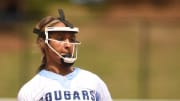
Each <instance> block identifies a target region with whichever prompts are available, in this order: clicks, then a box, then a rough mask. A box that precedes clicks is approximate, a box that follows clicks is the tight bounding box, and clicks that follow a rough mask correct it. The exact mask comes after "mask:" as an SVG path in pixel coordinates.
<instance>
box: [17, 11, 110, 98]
mask: <svg viewBox="0 0 180 101" xmlns="http://www.w3.org/2000/svg"><path fill="white" fill-rule="evenodd" d="M59 14H60V17H59V18H55V17H51V16H48V17H45V18H43V19H42V20H41V21H40V22H39V23H38V24H37V25H36V27H35V29H34V33H36V34H37V35H38V38H37V44H38V45H39V47H40V49H41V51H42V54H43V58H42V64H41V66H40V68H39V72H38V73H37V74H36V75H35V76H34V77H33V78H32V79H31V80H30V81H28V82H27V83H26V84H25V85H24V86H23V87H22V88H21V89H20V91H19V93H18V98H17V99H18V101H67V100H68V101H112V99H111V95H110V93H109V91H108V88H107V86H106V84H105V83H104V82H103V81H102V80H101V79H100V78H99V77H98V76H97V75H96V74H93V73H91V72H89V71H86V70H83V69H80V68H78V67H73V66H72V65H73V64H74V62H75V61H76V59H77V51H78V50H77V46H78V45H79V44H80V42H79V41H77V40H76V35H77V33H78V32H79V29H78V28H77V27H73V25H72V24H71V23H69V22H68V21H67V20H66V19H65V16H64V13H63V11H62V10H59Z"/></svg>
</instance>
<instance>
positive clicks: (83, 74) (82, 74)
mask: <svg viewBox="0 0 180 101" xmlns="http://www.w3.org/2000/svg"><path fill="white" fill-rule="evenodd" d="M79 71H80V72H79V77H81V78H85V79H87V78H88V79H92V80H96V82H97V81H102V79H101V78H100V76H98V75H97V74H95V73H93V72H91V71H88V70H85V69H82V68H79Z"/></svg>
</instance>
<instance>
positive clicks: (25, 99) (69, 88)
mask: <svg viewBox="0 0 180 101" xmlns="http://www.w3.org/2000/svg"><path fill="white" fill-rule="evenodd" d="M67 100H68V101H112V100H111V96H110V94H109V91H108V89H107V87H106V85H105V83H104V82H103V81H102V80H101V79H100V78H99V77H98V76H97V75H95V74H93V73H91V72H89V71H86V70H83V69H80V68H74V71H73V72H72V73H70V74H68V75H66V76H61V75H58V74H56V73H53V72H50V71H47V70H41V71H40V72H39V73H38V74H37V75H36V76H35V77H34V78H32V80H30V81H29V82H28V83H26V84H25V85H24V86H23V87H22V88H21V90H20V92H19V94H18V101H67Z"/></svg>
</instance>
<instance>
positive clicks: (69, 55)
mask: <svg viewBox="0 0 180 101" xmlns="http://www.w3.org/2000/svg"><path fill="white" fill-rule="evenodd" d="M61 55H62V56H63V57H68V58H70V57H72V55H71V54H61Z"/></svg>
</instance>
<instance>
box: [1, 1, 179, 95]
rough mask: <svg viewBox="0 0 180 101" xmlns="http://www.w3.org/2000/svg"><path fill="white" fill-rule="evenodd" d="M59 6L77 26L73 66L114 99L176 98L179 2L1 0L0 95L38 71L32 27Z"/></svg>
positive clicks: (13, 91)
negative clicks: (88, 74) (90, 74)
mask: <svg viewBox="0 0 180 101" xmlns="http://www.w3.org/2000/svg"><path fill="white" fill-rule="evenodd" d="M58 8H63V9H64V12H65V14H66V18H67V19H68V20H69V21H70V22H72V23H73V24H74V25H75V26H77V27H79V28H80V33H79V36H78V39H79V40H80V41H81V42H82V44H81V45H80V47H79V54H78V60H77V62H76V64H75V66H78V67H80V68H83V69H86V70H90V71H92V72H94V73H96V74H98V75H99V76H100V77H101V78H102V79H103V80H104V81H105V82H106V84H107V85H108V88H109V90H110V92H111V95H112V97H113V98H114V99H117V98H120V99H126V98H127V99H180V1H179V0H6V1H3V0H1V1H0V58H1V60H0V66H1V67H0V97H16V96H17V92H18V90H19V89H20V87H21V86H22V85H23V84H24V83H25V82H27V81H28V80H30V79H31V78H32V77H33V76H34V75H35V74H36V73H37V69H38V67H39V65H40V63H41V53H40V50H39V49H38V46H37V45H36V35H35V34H33V33H32V29H33V28H34V27H35V24H36V23H37V22H38V21H39V20H40V19H41V18H42V17H45V16H47V15H52V16H59V15H58V11H57V9H58Z"/></svg>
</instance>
